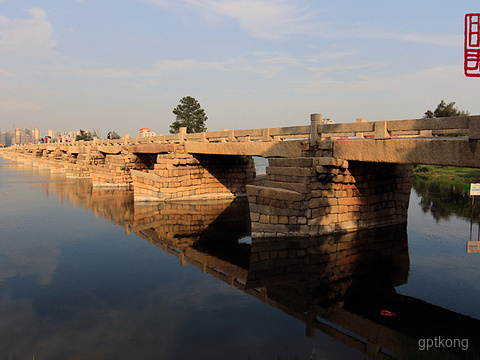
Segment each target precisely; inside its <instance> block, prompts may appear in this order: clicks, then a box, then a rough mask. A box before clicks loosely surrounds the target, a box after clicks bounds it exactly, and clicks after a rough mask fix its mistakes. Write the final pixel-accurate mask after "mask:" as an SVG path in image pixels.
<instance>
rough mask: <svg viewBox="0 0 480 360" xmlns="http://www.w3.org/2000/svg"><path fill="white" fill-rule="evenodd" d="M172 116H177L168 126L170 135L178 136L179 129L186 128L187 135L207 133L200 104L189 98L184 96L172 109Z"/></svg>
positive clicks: (205, 118) (203, 111) (204, 116)
mask: <svg viewBox="0 0 480 360" xmlns="http://www.w3.org/2000/svg"><path fill="white" fill-rule="evenodd" d="M173 114H174V115H176V116H177V118H176V120H175V121H174V122H173V123H172V125H170V133H171V134H178V132H179V131H180V128H181V127H186V128H187V133H198V132H204V131H207V128H206V126H205V121H207V119H208V118H207V115H205V110H203V109H202V108H201V106H200V103H199V102H198V101H197V100H196V99H194V98H193V97H191V96H186V97H184V98H183V99H181V100H180V104H179V105H177V107H176V108H175V109H173Z"/></svg>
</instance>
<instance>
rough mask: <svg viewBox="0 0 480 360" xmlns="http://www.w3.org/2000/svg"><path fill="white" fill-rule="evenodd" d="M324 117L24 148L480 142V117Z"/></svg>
mask: <svg viewBox="0 0 480 360" xmlns="http://www.w3.org/2000/svg"><path fill="white" fill-rule="evenodd" d="M321 119H322V116H321V114H312V115H311V123H310V125H303V126H289V127H277V128H263V129H247V130H227V129H223V130H221V131H209V132H202V133H193V134H187V132H186V128H180V133H178V134H171V135H158V136H152V137H137V138H130V137H129V135H128V134H125V135H124V137H123V138H121V139H118V140H99V139H94V140H93V141H74V142H69V143H48V144H35V145H24V146H25V147H26V148H29V147H32V148H36V149H47V148H48V149H51V148H52V147H61V148H63V149H65V148H68V147H74V146H77V147H78V146H80V147H82V146H91V145H99V146H102V147H106V148H108V147H112V148H114V147H118V146H131V145H141V144H162V143H169V144H182V143H184V142H186V141H195V142H214V143H216V142H256V141H267V142H268V141H285V140H299V139H304V140H309V141H310V143H311V144H316V143H317V142H318V141H320V140H322V139H363V138H370V139H377V140H382V139H388V138H391V137H431V136H434V135H442V134H452V133H453V134H466V135H467V136H468V138H469V139H470V140H478V139H480V116H478V115H476V116H461V117H448V118H434V119H411V120H389V121H372V122H367V119H361V118H360V119H357V122H355V123H339V124H323V123H322V121H321Z"/></svg>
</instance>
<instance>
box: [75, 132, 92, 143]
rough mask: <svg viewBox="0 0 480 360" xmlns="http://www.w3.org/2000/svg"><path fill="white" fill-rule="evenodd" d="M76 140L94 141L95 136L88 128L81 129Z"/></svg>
mask: <svg viewBox="0 0 480 360" xmlns="http://www.w3.org/2000/svg"><path fill="white" fill-rule="evenodd" d="M75 140H76V141H79V140H84V141H92V140H93V138H92V134H90V132H89V131H87V130H80V134H78V135H77V137H76V138H75Z"/></svg>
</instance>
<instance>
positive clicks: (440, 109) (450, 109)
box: [423, 100, 470, 119]
mask: <svg viewBox="0 0 480 360" xmlns="http://www.w3.org/2000/svg"><path fill="white" fill-rule="evenodd" d="M468 115H470V113H469V112H468V111H464V110H461V111H460V110H458V108H457V107H456V106H455V102H454V101H452V102H451V103H448V104H447V103H445V101H443V100H442V101H441V102H440V104H438V106H437V108H436V109H435V111H433V112H432V110H427V111H426V112H425V115H423V118H424V119H427V118H439V117H451V116H468Z"/></svg>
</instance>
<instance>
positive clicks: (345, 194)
mask: <svg viewBox="0 0 480 360" xmlns="http://www.w3.org/2000/svg"><path fill="white" fill-rule="evenodd" d="M266 172H267V177H266V181H265V186H255V185H249V186H247V194H248V200H249V203H250V218H251V221H252V236H254V237H289V236H318V235H323V234H329V233H345V232H350V231H357V230H362V229H371V228H377V227H383V226H387V225H395V224H402V223H406V221H407V211H408V203H409V198H410V188H411V185H412V182H413V168H412V165H404V164H386V163H366V162H358V161H350V162H349V161H346V160H343V159H338V158H334V157H302V158H293V159H292V158H291V159H269V166H268V167H267V170H266Z"/></svg>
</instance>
